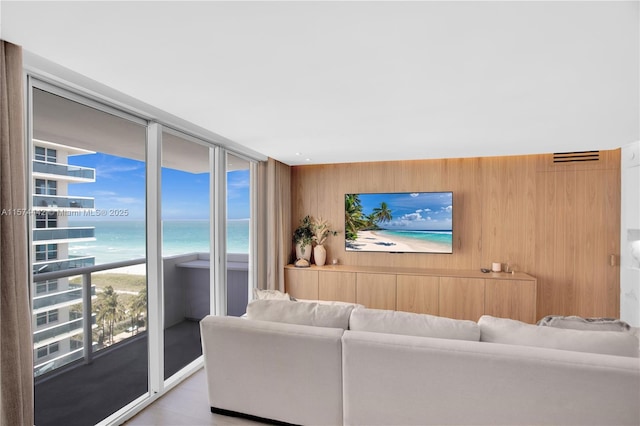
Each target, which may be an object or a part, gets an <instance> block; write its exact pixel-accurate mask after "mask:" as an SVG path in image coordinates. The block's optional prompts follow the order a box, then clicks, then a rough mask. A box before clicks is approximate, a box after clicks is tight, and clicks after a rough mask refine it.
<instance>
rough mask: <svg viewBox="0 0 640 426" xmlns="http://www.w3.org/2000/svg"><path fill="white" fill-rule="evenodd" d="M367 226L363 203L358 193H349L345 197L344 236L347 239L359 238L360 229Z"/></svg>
mask: <svg viewBox="0 0 640 426" xmlns="http://www.w3.org/2000/svg"><path fill="white" fill-rule="evenodd" d="M364 226H365V221H364V219H363V217H362V204H361V203H360V197H359V196H358V194H347V195H345V197H344V236H345V238H346V239H347V241H354V240H355V239H356V238H358V230H359V229H362V228H363V227H364Z"/></svg>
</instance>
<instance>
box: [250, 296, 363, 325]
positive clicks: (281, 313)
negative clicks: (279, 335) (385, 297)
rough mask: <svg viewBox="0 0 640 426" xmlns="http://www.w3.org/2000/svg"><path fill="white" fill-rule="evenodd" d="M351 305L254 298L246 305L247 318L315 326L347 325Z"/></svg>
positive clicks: (351, 308)
mask: <svg viewBox="0 0 640 426" xmlns="http://www.w3.org/2000/svg"><path fill="white" fill-rule="evenodd" d="M352 310H353V306H352V305H326V304H321V303H315V302H307V303H301V302H293V301H290V300H254V301H252V302H250V303H249V304H248V305H247V318H248V319H253V320H261V321H273V322H285V323H289V324H300V325H313V326H316V327H332V328H342V329H344V330H346V329H347V328H348V327H349V316H350V315H351V311H352Z"/></svg>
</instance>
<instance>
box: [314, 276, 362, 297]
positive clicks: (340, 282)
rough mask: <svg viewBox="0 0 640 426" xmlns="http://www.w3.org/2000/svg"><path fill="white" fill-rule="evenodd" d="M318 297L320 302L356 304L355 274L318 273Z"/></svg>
mask: <svg viewBox="0 0 640 426" xmlns="http://www.w3.org/2000/svg"><path fill="white" fill-rule="evenodd" d="M318 295H319V297H318V298H319V299H320V300H337V301H340V302H349V303H356V273H355V272H334V271H331V272H329V271H319V272H318Z"/></svg>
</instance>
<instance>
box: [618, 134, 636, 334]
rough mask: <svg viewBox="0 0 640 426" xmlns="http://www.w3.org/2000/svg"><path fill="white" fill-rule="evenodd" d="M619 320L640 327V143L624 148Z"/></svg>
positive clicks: (622, 158)
mask: <svg viewBox="0 0 640 426" xmlns="http://www.w3.org/2000/svg"><path fill="white" fill-rule="evenodd" d="M621 162H622V164H621V177H622V197H621V200H622V205H621V209H620V211H621V215H622V217H621V220H620V319H622V320H623V321H626V322H628V323H629V324H631V325H632V326H634V327H640V141H638V142H635V143H632V144H629V145H626V146H624V147H622V156H621Z"/></svg>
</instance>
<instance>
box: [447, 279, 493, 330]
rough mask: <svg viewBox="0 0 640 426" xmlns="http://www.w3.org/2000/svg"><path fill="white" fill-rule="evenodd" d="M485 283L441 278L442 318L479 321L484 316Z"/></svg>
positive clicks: (482, 281) (473, 280)
mask: <svg viewBox="0 0 640 426" xmlns="http://www.w3.org/2000/svg"><path fill="white" fill-rule="evenodd" d="M484 281H485V280H483V279H480V278H452V277H440V316H442V317H449V318H455V319H464V320H471V321H478V320H479V319H480V317H481V316H482V315H483V314H484V284H485V283H484Z"/></svg>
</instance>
